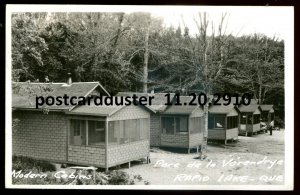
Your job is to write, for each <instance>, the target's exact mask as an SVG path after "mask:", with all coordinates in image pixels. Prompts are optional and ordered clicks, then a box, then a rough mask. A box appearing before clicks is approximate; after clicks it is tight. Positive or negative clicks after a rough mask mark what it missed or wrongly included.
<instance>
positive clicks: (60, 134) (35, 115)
mask: <svg viewBox="0 0 300 195" xmlns="http://www.w3.org/2000/svg"><path fill="white" fill-rule="evenodd" d="M13 118H18V119H19V120H20V122H19V125H18V127H17V130H16V131H14V133H13V136H12V152H13V155H17V156H26V157H32V158H36V159H42V160H51V161H57V162H64V161H66V160H67V150H66V148H67V122H68V121H67V117H66V116H65V115H64V114H63V113H59V112H49V113H48V114H43V112H42V111H20V110H18V111H13Z"/></svg>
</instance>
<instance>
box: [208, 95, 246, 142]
mask: <svg viewBox="0 0 300 195" xmlns="http://www.w3.org/2000/svg"><path fill="white" fill-rule="evenodd" d="M220 103H221V105H211V106H209V109H208V139H209V140H223V141H224V142H225V144H226V143H227V140H237V139H238V134H239V130H238V126H239V114H240V113H239V110H238V108H237V107H236V106H235V105H233V104H232V103H231V104H229V105H223V102H221V101H220Z"/></svg>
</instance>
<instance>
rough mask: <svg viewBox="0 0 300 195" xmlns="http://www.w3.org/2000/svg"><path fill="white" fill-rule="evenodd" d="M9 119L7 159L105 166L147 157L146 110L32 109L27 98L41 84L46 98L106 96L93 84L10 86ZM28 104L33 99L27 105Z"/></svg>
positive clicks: (120, 108) (132, 107)
mask: <svg viewBox="0 0 300 195" xmlns="http://www.w3.org/2000/svg"><path fill="white" fill-rule="evenodd" d="M15 85H17V86H18V88H20V90H19V91H18V93H14V94H13V96H12V97H13V104H12V106H13V119H19V120H20V122H19V124H18V126H17V128H16V132H15V133H13V136H12V151H13V155H16V156H26V157H31V158H36V159H40V160H47V161H52V162H58V163H69V164H78V165H86V166H96V167H101V168H105V169H108V168H109V167H112V166H116V165H120V164H123V163H129V164H130V161H133V160H138V159H141V158H147V159H149V147H150V140H149V135H150V128H149V127H150V124H149V123H150V112H149V110H148V109H147V108H146V107H143V106H140V105H138V106H135V105H131V106H116V105H112V106H98V105H97V106H95V105H93V103H91V105H77V106H70V104H63V105H62V106H47V107H46V108H47V109H46V110H47V112H43V111H45V107H44V108H43V109H36V108H35V105H34V104H31V101H30V100H31V99H33V100H34V99H35V96H32V95H31V96H26V95H25V94H26V93H24V90H28V89H29V88H30V89H31V90H30V91H31V92H32V93H33V94H38V90H39V89H41V88H44V87H47V86H50V85H51V87H52V89H53V90H52V91H50V92H49V94H48V96H53V97H56V96H63V95H64V94H67V95H68V96H69V97H72V96H77V97H78V96H84V97H91V98H92V96H95V95H103V96H109V93H108V92H107V91H106V90H105V89H104V88H103V87H102V86H101V85H100V84H99V83H98V82H92V83H83V82H79V83H71V84H65V83H51V84H50V83H49V84H44V83H15ZM33 102H34V101H33Z"/></svg>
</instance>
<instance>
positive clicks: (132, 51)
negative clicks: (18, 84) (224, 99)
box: [12, 13, 284, 125]
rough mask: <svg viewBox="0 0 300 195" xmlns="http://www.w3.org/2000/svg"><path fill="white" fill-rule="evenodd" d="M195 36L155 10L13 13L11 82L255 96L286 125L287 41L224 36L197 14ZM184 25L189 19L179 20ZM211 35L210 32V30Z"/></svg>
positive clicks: (225, 19)
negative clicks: (69, 78)
mask: <svg viewBox="0 0 300 195" xmlns="http://www.w3.org/2000/svg"><path fill="white" fill-rule="evenodd" d="M192 20H194V21H195V25H196V26H197V28H198V33H197V34H196V35H194V34H193V35H192V34H190V32H189V28H188V27H187V26H185V25H183V26H181V27H176V28H175V27H172V26H171V27H166V26H165V25H164V23H163V20H162V19H161V18H156V17H154V16H152V15H151V14H150V13H131V14H125V13H18V14H13V15H12V78H13V80H14V81H28V80H30V81H31V82H34V81H39V82H44V80H45V77H46V76H48V78H49V79H50V81H51V82H66V80H67V73H69V72H70V73H71V74H72V79H73V81H85V82H89V81H99V82H100V83H101V84H102V85H103V86H104V87H105V88H106V89H107V90H108V91H109V92H111V93H112V94H115V93H117V92H119V91H135V92H143V91H144V92H149V91H151V90H154V91H155V92H181V93H188V92H196V93H199V92H205V93H210V94H213V93H238V94H243V93H250V94H251V95H252V96H253V98H254V99H257V100H258V101H259V102H261V103H264V104H274V106H275V110H276V112H277V119H276V120H277V122H278V123H280V124H282V125H284V122H283V121H284V42H283V41H282V40H278V39H276V37H274V38H270V37H267V36H265V35H262V34H253V35H244V36H233V35H231V34H228V33H226V26H227V23H230V17H228V15H227V14H222V15H220V22H219V23H218V24H217V25H216V24H215V23H214V21H211V20H210V19H209V17H208V16H207V13H199V15H198V16H197V17H195V18H192ZM182 22H183V24H184V21H182ZM208 31H211V32H212V33H210V34H208V33H207V32H208Z"/></svg>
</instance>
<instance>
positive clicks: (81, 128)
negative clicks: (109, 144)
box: [69, 119, 105, 146]
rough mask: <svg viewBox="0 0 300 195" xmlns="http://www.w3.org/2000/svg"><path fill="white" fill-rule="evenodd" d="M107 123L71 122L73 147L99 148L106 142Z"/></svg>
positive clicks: (70, 141)
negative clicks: (98, 146)
mask: <svg viewBox="0 0 300 195" xmlns="http://www.w3.org/2000/svg"><path fill="white" fill-rule="evenodd" d="M104 129H105V122H104V121H92V120H75V119H71V120H70V138H69V143H70V144H71V145H80V146H97V145H103V144H104V142H105V130H104Z"/></svg>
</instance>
